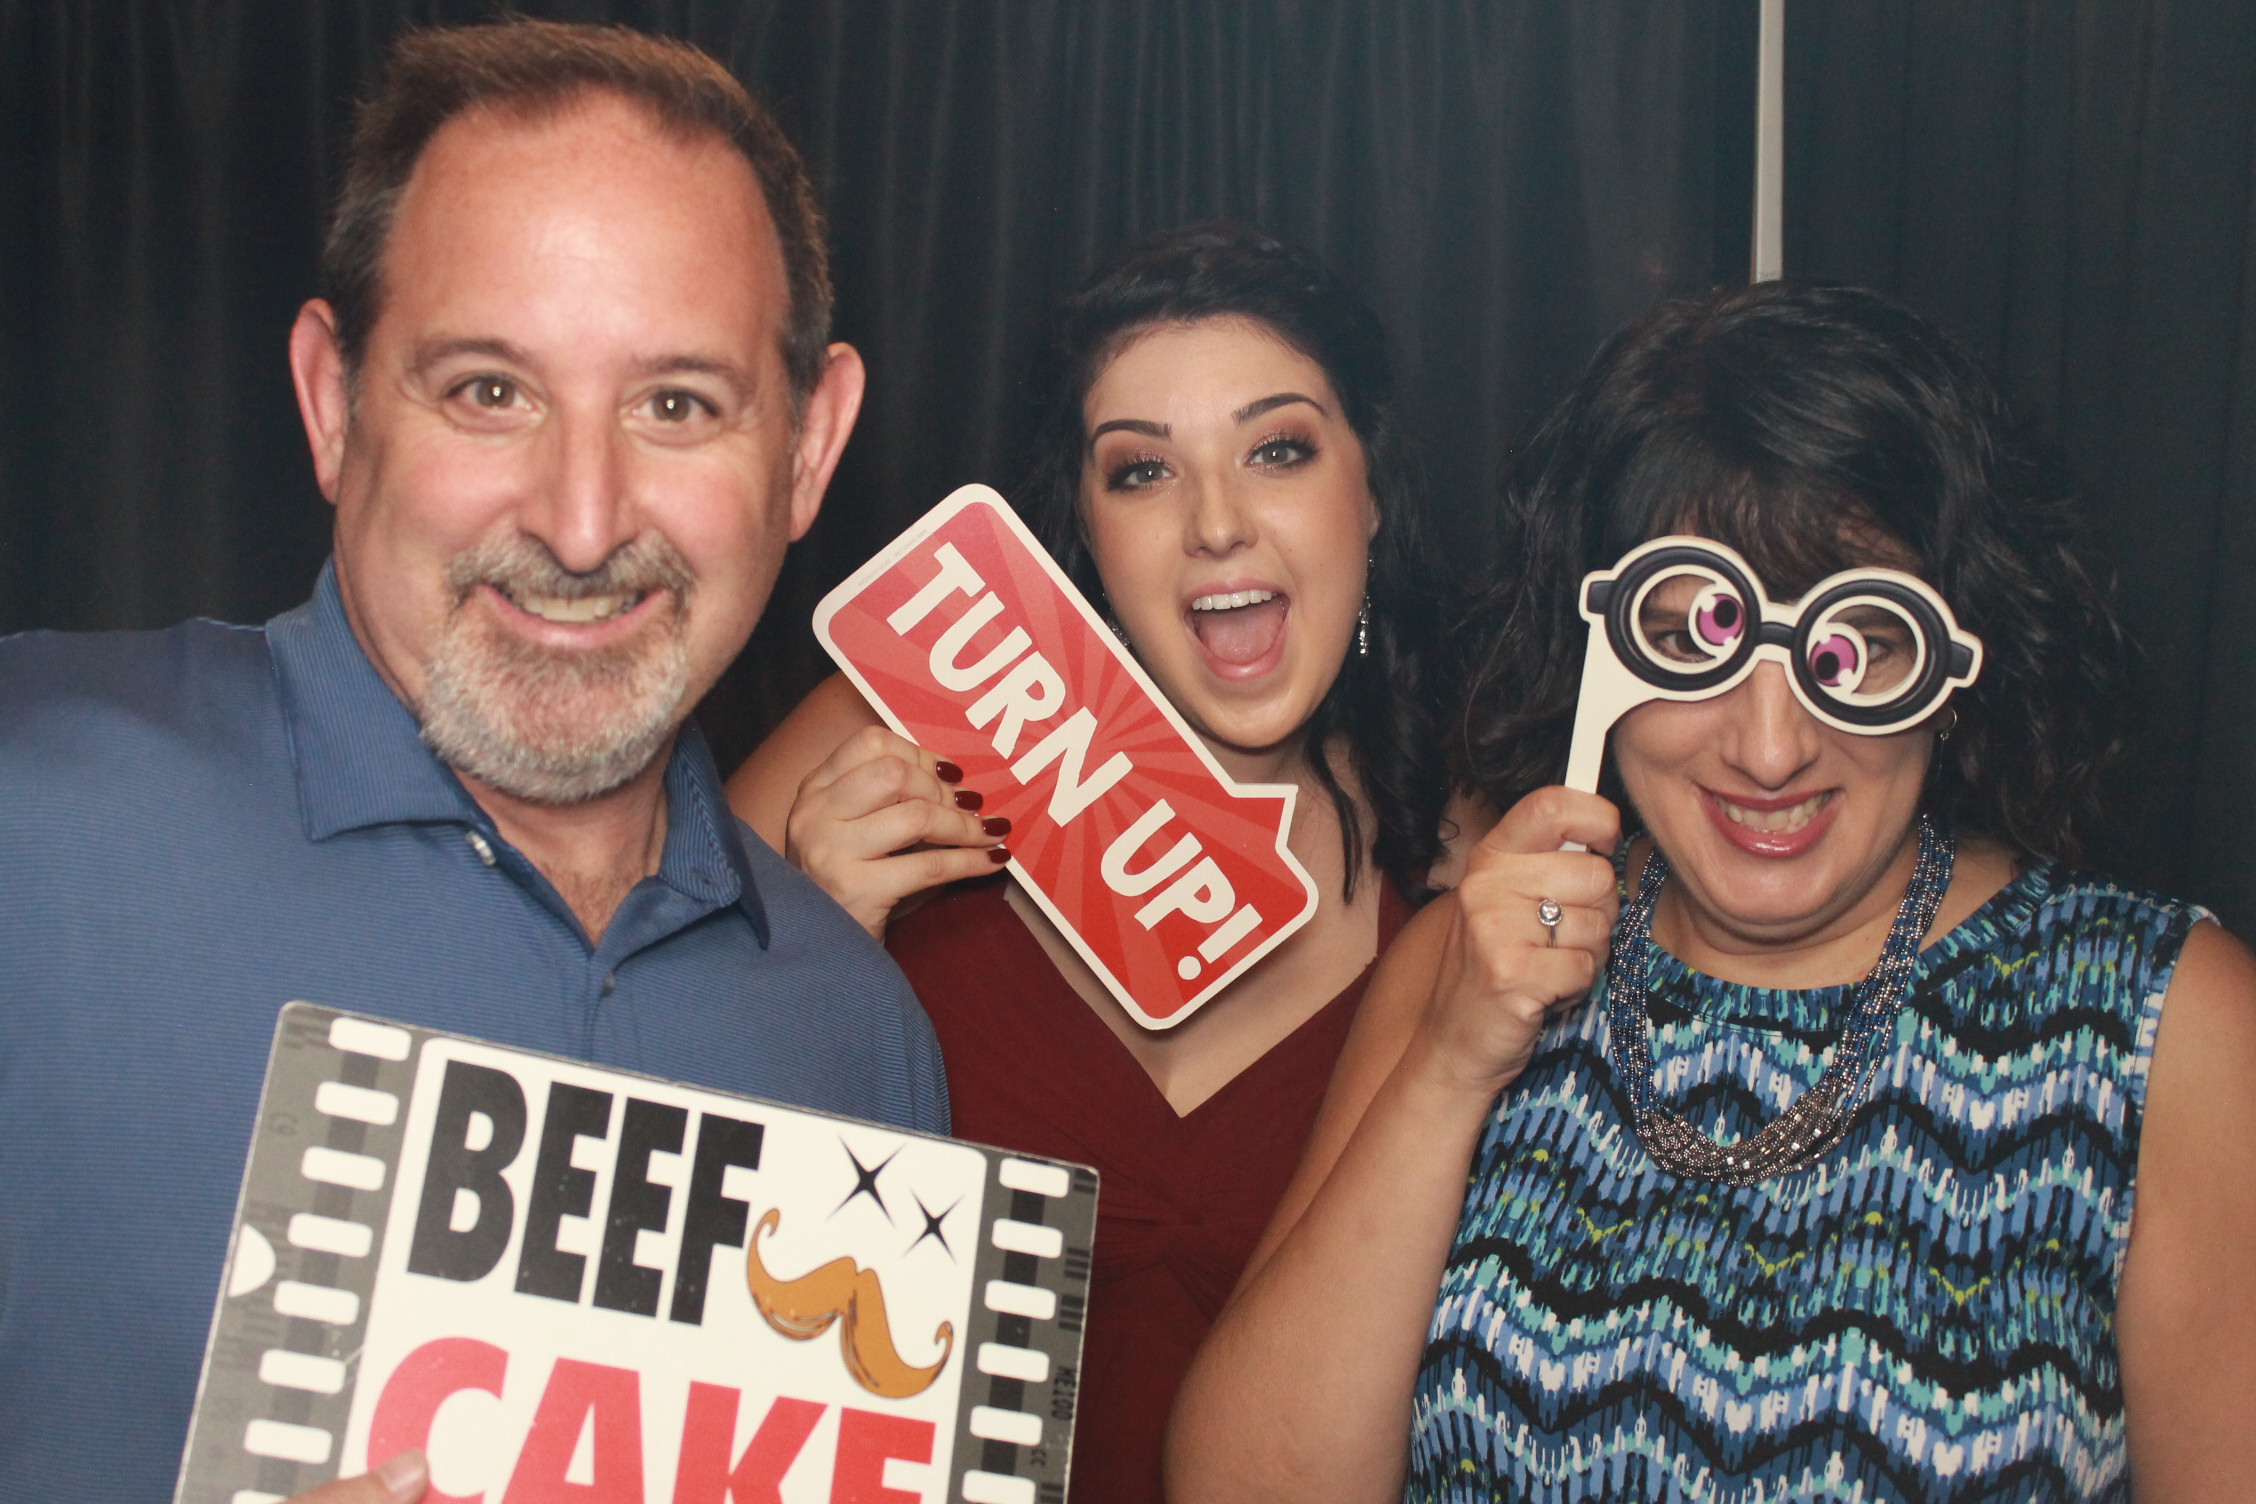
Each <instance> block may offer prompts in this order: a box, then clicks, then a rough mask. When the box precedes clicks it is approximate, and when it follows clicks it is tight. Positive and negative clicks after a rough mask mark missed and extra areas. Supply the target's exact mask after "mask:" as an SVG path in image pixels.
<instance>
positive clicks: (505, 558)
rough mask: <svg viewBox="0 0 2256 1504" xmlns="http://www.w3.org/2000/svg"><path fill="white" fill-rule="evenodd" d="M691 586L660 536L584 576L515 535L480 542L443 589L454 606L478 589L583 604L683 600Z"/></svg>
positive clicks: (647, 537) (684, 567)
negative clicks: (602, 599)
mask: <svg viewBox="0 0 2256 1504" xmlns="http://www.w3.org/2000/svg"><path fill="white" fill-rule="evenodd" d="M696 582H697V576H696V574H695V572H694V571H692V570H691V569H690V567H689V561H688V560H687V559H685V558H683V557H682V555H681V550H680V549H677V548H675V547H674V545H673V544H672V543H670V542H668V541H667V540H666V538H665V537H664V535H663V534H659V533H644V534H643V535H642V536H640V537H638V538H634V539H632V540H630V541H628V542H626V543H623V544H621V545H620V546H619V547H618V548H616V549H613V550H612V551H611V554H610V556H609V557H607V558H606V559H604V561H603V562H602V563H601V564H598V565H596V566H595V568H593V569H590V570H586V571H584V572H582V571H574V570H570V569H567V568H565V567H564V565H563V563H562V562H561V561H559V560H558V559H557V557H556V555H555V554H554V553H553V552H552V551H551V550H550V549H549V546H548V545H547V544H546V543H543V542H542V541H541V540H540V539H538V538H535V537H533V536H531V535H530V534H528V533H521V532H515V531H511V532H507V533H500V534H496V535H494V536H492V537H488V538H484V539H481V540H480V541H479V542H477V543H475V544H473V545H472V546H471V547H469V548H466V549H464V550H463V551H462V552H461V553H459V554H456V555H455V556H454V559H453V561H452V562H451V563H449V564H448V566H447V588H448V589H450V590H452V591H453V592H454V600H455V604H456V605H460V604H461V603H462V602H464V601H466V600H468V599H469V598H470V592H471V591H473V590H475V589H477V588H478V587H479V586H480V585H491V586H492V587H493V588H494V589H496V590H498V591H500V592H501V593H502V594H503V595H506V596H509V597H510V598H511V599H513V600H522V599H524V598H525V597H528V596H548V597H551V598H553V599H558V600H586V599H589V598H590V597H593V596H602V595H631V596H645V595H654V594H656V593H658V592H660V591H665V592H668V593H670V594H672V595H673V596H674V597H675V598H676V599H677V600H687V599H688V597H689V592H690V588H691V587H692V586H693V585H695V584H696Z"/></svg>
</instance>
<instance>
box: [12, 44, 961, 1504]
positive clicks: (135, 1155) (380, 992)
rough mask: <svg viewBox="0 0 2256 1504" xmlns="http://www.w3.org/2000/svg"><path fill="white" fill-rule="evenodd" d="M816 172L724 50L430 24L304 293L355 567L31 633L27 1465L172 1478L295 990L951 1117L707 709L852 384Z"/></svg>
mask: <svg viewBox="0 0 2256 1504" xmlns="http://www.w3.org/2000/svg"><path fill="white" fill-rule="evenodd" d="M812 205H813V200H812V195H811V193H810V191H809V189H808V186H807V183H806V179H805V177H804V174H803V172H802V170H801V168H800V166H799V163H798V160H797V158H796V156H795V155H794V154H793V153H792V151H791V148H790V147H789V145H788V144H787V143H785V142H784V140H783V138H782V137H781V135H780V134H779V133H778V132H777V130H776V128H775V126H774V124H773V123H772V122H771V121H770V120H769V119H768V118H767V117H766V116H765V115H764V114H762V113H761V112H760V111H759V109H758V108H757V106H755V105H754V104H753V103H752V102H751V101H750V100H749V99H748V98H747V97H746V96H745V95H744V94H743V91H742V90H741V89H740V88H739V87H738V86H737V85H736V84H735V83H734V82H733V81H732V80H730V79H729V77H728V75H727V74H726V73H725V72H724V71H723V70H721V69H720V68H719V67H718V66H717V65H715V64H713V63H712V62H710V61H709V60H707V59H705V58H703V57H702V56H700V55H698V54H696V53H694V52H692V51H690V50H689V49H686V48H680V47H675V46H673V45H672V44H666V43H660V42H657V41H654V40H652V39H649V38H644V37H637V36H634V35H633V34H631V33H625V32H613V31H595V30H591V29H585V28H575V27H561V26H549V25H541V24H532V23H527V24H517V25H505V26H497V27H484V28H470V29H466V30H461V31H454V32H426V33H421V34H419V35H416V36H413V37H410V38H409V39H408V40H407V41H406V42H405V43H404V44H403V46H402V47H401V48H400V49H399V51H398V52H397V53H396V54H395V57H394V59H393V62H392V65H391V69H390V71H389V74H388V76H387V82H386V85H385V88H384V90H383V92H382V93H381V94H380V95H379V96H378V97H377V98H376V99H375V100H374V101H373V102H372V103H371V105H370V106H369V107H368V108H367V110H366V111H364V113H363V117H362V121H361V124H360V127H359V131H358V134H357V135H356V138H355V143H354V152H353V158H352V162H351V164H350V169H349V173H348V179H347V182H346V186H345V190H344V193H343V195H342V197H341V200H340V205H339V210H338V216H337V221H336V225H335V227H334V229H333V231H332V234H331V237H330V241H329V245H328V248H327V252H326V255H325V261H324V284H325V292H326V294H327V296H326V297H325V298H324V299H322V300H318V301H315V302H312V303H309V304H307V305H306V307H305V309H304V310H303V311H302V312H301V313H300V315H299V318H298V322H297V325H296V327H295V329H294V330H293V331H292V334H291V341H290V357H291V368H292V372H293V375H294V377H295V379H296V384H297V391H298V397H299V403H300V407H301V410H302V413H303V415H304V418H305V424H306V430H307V434H308V437H309V439H310V440H311V444H312V449H313V458H314V464H315V470H316V473H317V475H318V478H319V481H320V484H321V488H322V490H323V493H324V494H325V495H326V496H328V498H329V499H330V500H331V501H332V502H333V503H334V504H335V506H336V509H337V528H336V551H335V556H334V558H333V560H332V561H331V564H330V566H329V567H328V568H327V569H325V570H324V571H323V573H322V576H321V580H320V583H319V585H318V586H317V588H316V591H315V594H314V598H313V600H312V601H311V602H310V603H308V604H307V605H305V606H302V607H300V608H298V609H297V610H295V611H291V612H289V613H287V614H285V615H283V616H281V617H278V618H276V619H275V620H274V621H272V622H270V623H268V624H267V625H266V627H264V628H263V629H243V628H230V627H221V626H217V625H214V624H211V623H203V622H195V623H189V624H186V625H183V626H180V627H176V628H173V629H171V630H170V631H166V632H159V633H148V634H113V635H102V636H59V635H47V634H34V635H31V636H27V637H21V638H16V639H12V640H9V641H6V642H0V1122H4V1123H5V1125H6V1132H5V1133H4V1134H0V1497H4V1498H7V1499H19V1498H21V1499H40V1500H50V1499H65V1498H73V1499H77V1498H84V1499H103V1500H154V1499H161V1498H165V1497H168V1496H169V1495H170V1492H171V1489H172V1483H173V1476H174V1472H175V1469H176V1468H177V1465H178V1459H179V1454H180V1447H181V1443H182V1440H183V1437H184V1435H185V1430H186V1425H187V1420H188V1415H189V1410H190V1406H191V1404H192V1401H193V1397H194V1392H195V1387H196V1380H197V1374H198V1371H199V1364H200V1361H201V1355H202V1349H203V1344H204V1336H205V1332H206V1329H207V1324H208V1322H209V1320H210V1313H211V1308H212V1301H213V1299H214V1296H215V1292H216V1290H217V1286H218V1281H219V1277H220V1271H221V1267H222V1264H223V1261H224V1259H225V1255H226V1252H227V1249H226V1241H227V1236H228V1230H229V1226H230V1221H231V1217H232V1212H233V1207H234V1200H235V1193H236V1185H237V1181H238V1178H239V1176H240V1173H241V1166H242V1160H243V1155H244V1151H245V1148H246V1146H247V1144H248V1142H249V1137H250V1131H251V1126H252V1119H253V1115H254V1112H255V1108H256V1104H257V1098H258V1091H259V1084H260V1078H261V1074H262V1070H263V1067H264V1063H265V1058H266V1052H267V1046H268V1042H269V1039H270V1037H271V1034H272V1031H273V1027H274V1020H275V1014H276V1011H277V1010H278V1009H279V1008H280V1007H281V1006H282V1004H284V1003H285V1002H288V1001H290V1000H291V999H294V998H305V999H311V1000H314V1001H318V1002H321V1003H325V1004H331V1005H335V1006H340V1007H345V1008H349V1009H354V1010H358V1011H365V1012H368V1013H373V1014H378V1015H382V1016H386V1017H390V1018H395V1019H399V1020H402V1021H405V1022H408V1023H411V1024H417V1025H424V1026H430V1027H436V1028H444V1029H451V1030H456V1031H460V1032H463V1033H468V1034H472V1035H478V1036H482V1037H485V1038H489V1039H494V1040H498V1041H502V1042H505V1043H509V1044H514V1045H519V1046H525V1047H529V1048H533V1049H538V1050H546V1051H551V1052H555V1053H559V1054H566V1055H572V1056H577V1057H580V1058H583V1059H590V1060H595V1061H599V1062H602V1063H605V1064H612V1065H618V1066H623V1067H630V1068H633V1069H636V1070H640V1071H646V1072H650V1073H653V1074H656V1075H660V1076H666V1077H672V1078H676V1079H681V1080H686V1081H691V1082H696V1083H699V1084H704V1085H710V1086H716V1087H721V1088H726V1089H732V1090H737V1091H743V1092H749V1093H753V1094H757V1095H761V1096H767V1097H774V1098H780V1099H783V1100H786V1101H792V1102H798V1103H803V1104H806V1105H810V1106H814V1107H819V1108H824V1109H828V1110H831V1111H835V1112H842V1113H849V1114H854V1115H857V1116H862V1117H867V1118H874V1119H879V1120H883V1121H887V1122H891V1123H896V1124H901V1125H905V1126H909V1127H914V1128H921V1129H928V1130H934V1131H945V1130H946V1128H947V1106H946V1099H945V1090H944V1085H943V1082H942V1078H941V1072H940V1062H939V1056H938V1052H937V1049H936V1047H935V1045H934V1042H933V1038H932V1033H931V1029H930V1026H929V1025H928V1024H927V1023H926V1021H925V1018H924V1016H923V1014H922V1012H921V1011H920V1010H919V1009H918V1007H917V1005H916V1002H915V999H914V998H913V997H912V996H911V995H910V994H909V992H908V989H907V987H906V985H905V984H904V982H903V981H902V979H901V976H900V974H899V972H898V971H896V970H895V969H894V968H893V966H892V964H891V962H890V961H888V960H887V959H886V958H885V956H884V954H883V952H882V951H880V950H879V949H878V948H877V947H876V946H875V945H874V944H873V943H871V942H870V940H869V939H868V937H867V936H866V935H865V934H864V933H863V932H862V930H861V929H860V928H859V926H857V925H856V924H855V923H854V922H853V921H852V920H851V919H849V918H848V917H847V916H846V915H845V913H844V912H843V911H842V910H840V909H838V908H837V907H836V906H835V905H834V904H832V903H831V902H830V900H829V899H827V898H825V897H824V896H822V895H821V894H820V893H819V892H817V891H816V889H815V888H814V887H813V886H812V885H811V884H810V883H808V882H807V881H806V880H805V879H804V878H803V877H801V876H800V875H799V874H798V873H797V872H795V871H793V870H792V869H791V868H789V867H788V866H786V865H785V864H784V863H783V862H782V861H781V860H780V859H778V858H777V857H776V855H775V854H774V853H773V852H771V851H769V850H768V849H767V848H766V847H765V846H763V845H761V844H760V843H759V842H758V841H757V840H756V839H754V838H752V837H750V836H749V834H748V833H747V832H745V831H744V830H743V828H742V827H740V826H739V824H738V823H737V822H736V820H735V819H734V818H733V817H732V816H731V815H730V813H729V811H728V806H727V805H726V803H725V802H724V801H723V799H722V796H721V791H720V786H719V783H718V780H717V778H716V776H715V772H714V768H713V765H712V760H711V758H710V756H709V755H708V753H707V751H706V749H705V747H704V745H703V743H702V741H701V740H700V739H699V738H698V736H697V734H696V732H695V730H694V729H693V728H691V727H688V726H687V725H686V723H685V720H684V717H685V716H686V714H687V712H688V711H689V709H690V707H691V706H693V705H694V704H695V703H696V701H697V699H698V697H699V696H700V695H702V694H703V693H704V691H705V690H706V689H707V688H708V687H709V686H710V685H711V684H712V682H713V680H714V679H715V677H717V676H718V674H719V673H720V671H721V670H722V668H723V667H724V666H725V665H726V664H727V663H728V662H729V660H730V658H731V657H733V656H734V654H735V653H736V652H737V651H738V649H739V648H740V647H742V645H743V643H744V641H745V639H746V638H747V636H748V635H749V633H750V632H751V629H752V626H753V623H754V622H755V620H756V619H757V618H758V616H759V612H760V608H761V606H762V605H763V604H764V603H765V601H766V598H767V594H768V591H769V588H770V586H771V585H772V584H773V581H774V578H775V573H776V570H777V568H778V566H779V564H780V561H781V555H782V552H783V549H784V546H785V544H786V542H787V541H788V540H789V539H791V538H796V537H797V536H799V535H800V534H801V533H802V532H804V531H805V529H806V528H807V526H808V525H809V523H810V522H811V521H812V520H813V518H814V515H815V510H816V508H817V506H818V505H819V503H820V500H821V496H822V492H823V488H824V486H825V484H826V483H827V482H828V480H829V477H830V474H831V470H832V468H833V466H834V465H835V463H836V461H837V458H838V454H839V451H840V449H841V447H842V446H843V445H844V443H845V440H846V435H847V432H848V430H849V429H850V428H851V427H852V424H853V419H854V415H855V411H856V408H857V406H858V404H859V401H860V397H861V389H862V373H861V367H860V363H859V361H858V359H857V357H856V356H855V354H854V352H853V351H852V350H851V349H850V348H848V347H847V346H845V345H834V344H828V343H827V329H828V323H829V291H828V284H827V276H826V272H825V270H824V264H823V253H822V244H821V239H820V226H819V223H818V222H817V219H816V216H815V212H814V209H813V206H812ZM422 1487H423V1468H422V1463H421V1461H420V1459H419V1458H418V1457H416V1456H415V1455H414V1454H406V1455H405V1456H403V1457H402V1458H400V1459H395V1460H394V1461H393V1462H392V1463H391V1464H390V1465H388V1466H387V1467H384V1468H381V1469H379V1473H378V1474H377V1475H372V1476H371V1477H369V1478H366V1479H361V1480H354V1481H350V1482H346V1483H340V1484H337V1485H332V1486H331V1487H330V1488H328V1489H324V1490H321V1491H320V1492H321V1493H322V1494H323V1495H324V1496H325V1497H329V1498H334V1499H347V1498H351V1499H367V1500H371V1501H374V1500H406V1499H411V1498H413V1497H415V1496H416V1495H417V1494H419V1493H420V1492H421V1490H422Z"/></svg>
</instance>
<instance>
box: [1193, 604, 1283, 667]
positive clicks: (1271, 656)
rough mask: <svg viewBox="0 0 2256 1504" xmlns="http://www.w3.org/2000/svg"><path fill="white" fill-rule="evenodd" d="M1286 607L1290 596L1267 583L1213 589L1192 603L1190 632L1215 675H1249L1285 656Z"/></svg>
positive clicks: (1273, 664)
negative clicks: (1202, 650) (1237, 588)
mask: <svg viewBox="0 0 2256 1504" xmlns="http://www.w3.org/2000/svg"><path fill="white" fill-rule="evenodd" d="M1290 611H1291V601H1290V600H1289V598H1288V597H1286V596H1284V595H1283V594H1281V593H1279V592H1277V591H1275V590H1270V589H1267V588H1265V587H1258V586H1254V587H1247V588H1245V589H1241V590H1225V591H1214V592H1210V593H1208V594H1206V595H1201V596H1197V597H1195V598H1194V599H1193V600H1192V601H1191V606H1190V614H1189V620H1190V626H1191V633H1192V635H1193V636H1195V637H1196V638H1198V641H1199V646H1200V647H1201V648H1203V649H1205V651H1206V659H1207V666H1208V667H1209V668H1211V669H1212V670H1213V671H1214V672H1215V673H1216V674H1219V675H1220V676H1222V677H1223V678H1225V679H1250V678H1253V677H1255V676H1257V675H1260V674H1265V673H1267V672H1268V671H1269V670H1270V669H1272V668H1275V667H1276V666H1277V664H1278V662H1280V661H1281V660H1282V659H1283V657H1284V648H1285V619H1286V617H1287V615H1288V614H1289V613H1290Z"/></svg>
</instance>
